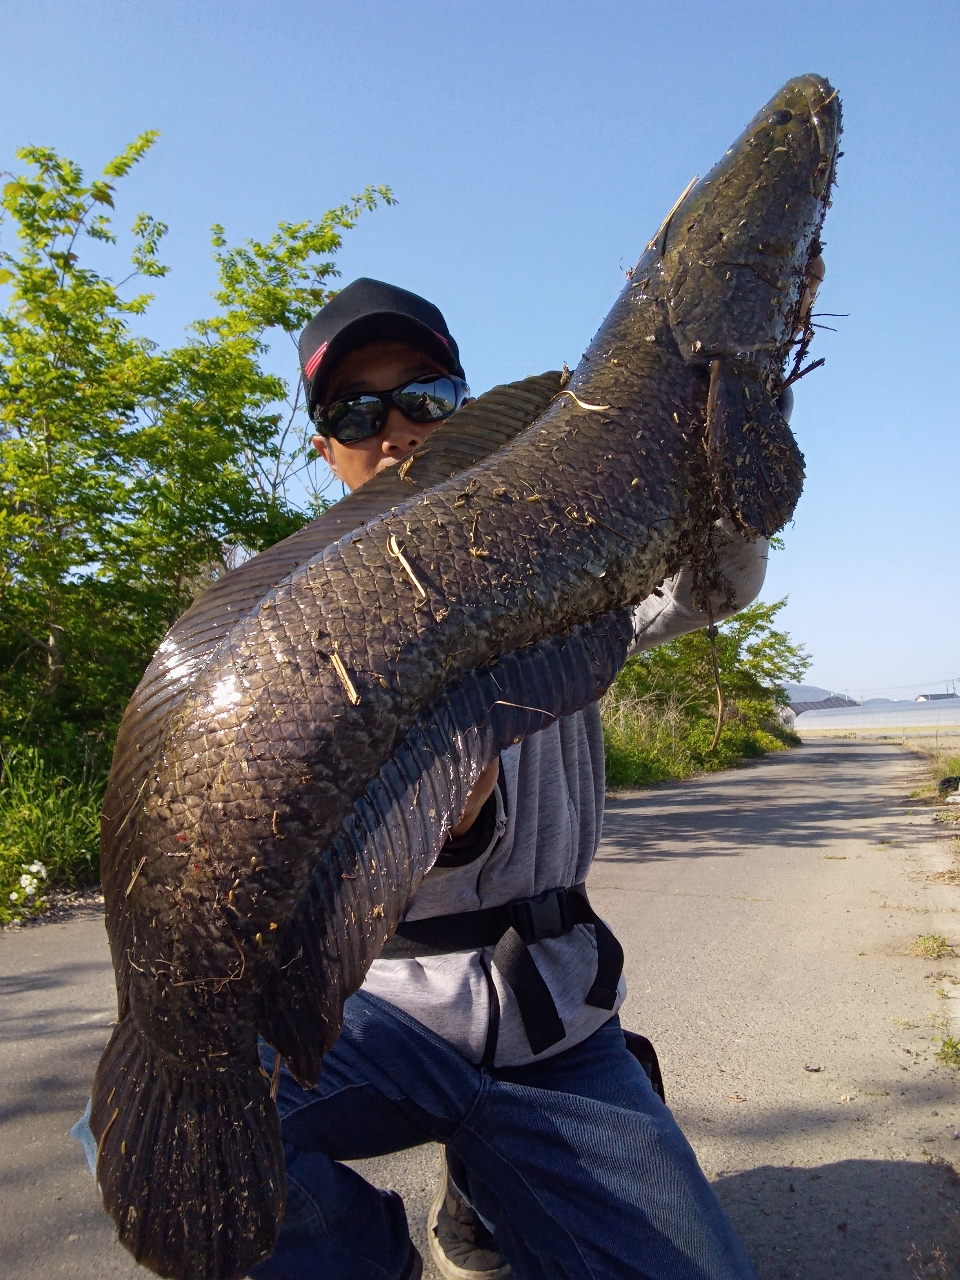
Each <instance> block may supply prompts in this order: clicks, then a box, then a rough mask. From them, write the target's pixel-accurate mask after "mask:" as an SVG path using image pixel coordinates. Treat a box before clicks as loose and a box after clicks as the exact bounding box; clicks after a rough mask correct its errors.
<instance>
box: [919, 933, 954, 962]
mask: <svg viewBox="0 0 960 1280" xmlns="http://www.w3.org/2000/svg"><path fill="white" fill-rule="evenodd" d="M913 954H914V955H915V956H922V957H923V958H924V959H925V960H942V959H943V957H944V956H955V955H956V954H957V953H956V952H955V951H954V949H953V947H951V945H950V943H949V942H948V941H947V940H946V938H945V937H944V936H943V934H942V933H925V934H923V935H922V936H921V937H919V938H917V939H916V941H915V942H914V944H913Z"/></svg>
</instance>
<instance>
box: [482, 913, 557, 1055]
mask: <svg viewBox="0 0 960 1280" xmlns="http://www.w3.org/2000/svg"><path fill="white" fill-rule="evenodd" d="M493 963H494V964H495V965H496V967H497V969H498V971H499V973H500V975H501V977H502V978H503V980H504V982H505V983H506V984H507V986H508V987H510V988H511V990H512V991H513V994H514V995H515V996H516V997H517V1008H518V1009H519V1010H520V1017H521V1019H522V1020H523V1029H524V1031H525V1032H526V1033H527V1039H528V1040H529V1041H530V1048H531V1049H532V1050H533V1052H534V1054H538V1053H543V1051H544V1050H545V1049H549V1048H550V1046H551V1045H552V1044H557V1043H559V1041H561V1040H562V1039H563V1038H564V1036H565V1035H566V1034H567V1029H566V1027H565V1026H564V1025H563V1019H562V1018H561V1017H560V1014H559V1013H558V1012H557V1006H556V1005H555V1004H554V1002H553V996H552V995H551V994H550V988H549V987H548V986H547V984H546V983H545V982H544V980H543V975H542V974H541V972H540V970H539V969H538V968H537V966H536V963H535V962H534V959H533V956H532V955H531V954H530V952H529V951H528V950H527V944H526V943H525V942H524V941H523V939H522V938H521V937H520V935H519V933H517V931H516V929H513V928H510V929H508V930H507V932H506V933H505V934H504V935H503V937H502V938H501V939H500V941H499V942H498V943H497V945H496V947H495V948H494V952H493Z"/></svg>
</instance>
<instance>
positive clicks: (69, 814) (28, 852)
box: [0, 748, 102, 924]
mask: <svg viewBox="0 0 960 1280" xmlns="http://www.w3.org/2000/svg"><path fill="white" fill-rule="evenodd" d="M101 791H102V786H100V785H91V784H90V783H83V782H71V781H70V780H68V779H66V778H63V777H61V776H60V775H59V774H57V773H55V772H54V770H52V769H51V768H50V767H49V766H48V765H47V764H46V763H45V761H44V760H43V758H42V757H41V756H40V755H39V753H38V752H37V751H35V750H33V749H32V748H21V749H19V750H16V751H11V752H9V753H8V754H7V755H6V756H5V757H0V924H5V923H7V922H8V921H10V920H12V919H16V918H21V919H22V918H23V917H24V916H32V915H36V914H37V912H38V911H39V910H41V909H42V907H43V904H44V898H43V892H44V891H45V890H48V889H52V888H55V889H59V888H64V889H66V888H75V887H77V886H78V885H84V884H95V883H96V882H97V879H98V875H99V859H98V853H99V843H100V796H101Z"/></svg>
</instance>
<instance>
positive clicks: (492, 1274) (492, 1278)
mask: <svg viewBox="0 0 960 1280" xmlns="http://www.w3.org/2000/svg"><path fill="white" fill-rule="evenodd" d="M440 1163H441V1165H442V1168H441V1170H440V1183H439V1186H438V1189H437V1194H436V1195H435V1196H434V1197H433V1204H432V1205H431V1206H430V1213H429V1215H428V1216H427V1243H428V1244H429V1246H430V1257H431V1258H432V1259H433V1263H434V1266H435V1267H436V1268H437V1270H438V1271H439V1272H440V1274H441V1275H442V1276H443V1277H444V1280H510V1277H511V1275H512V1274H513V1273H512V1272H511V1270H510V1266H509V1264H507V1266H505V1267H496V1268H494V1270H493V1271H468V1270H467V1269H466V1267H458V1266H457V1265H456V1263H454V1262H451V1261H450V1259H449V1258H448V1257H447V1255H446V1254H445V1253H444V1252H443V1250H442V1249H441V1247H440V1241H439V1240H438V1239H437V1233H436V1229H435V1228H436V1225H437V1219H438V1218H439V1216H440V1206H441V1205H442V1204H443V1200H444V1196H445V1195H446V1194H447V1156H446V1151H445V1149H444V1147H443V1146H442V1145H441V1147H440Z"/></svg>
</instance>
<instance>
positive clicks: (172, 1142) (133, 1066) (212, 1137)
mask: <svg viewBox="0 0 960 1280" xmlns="http://www.w3.org/2000/svg"><path fill="white" fill-rule="evenodd" d="M216 1061H217V1060H216V1059H215V1060H214V1062H216ZM221 1061H222V1062H223V1063H224V1065H223V1066H219V1067H218V1066H215V1065H211V1064H209V1063H207V1064H202V1065H193V1064H190V1065H185V1064H184V1063H182V1062H181V1061H179V1060H177V1059H175V1058H173V1057H172V1056H171V1055H169V1054H166V1053H164V1052H163V1051H162V1050H160V1049H159V1048H157V1047H156V1046H155V1045H153V1044H151V1042H150V1041H148V1040H147V1039H146V1037H145V1036H144V1035H143V1033H142V1032H141V1031H140V1029H139V1028H138V1027H137V1025H136V1023H135V1022H134V1020H133V1016H132V1014H127V1015H126V1016H125V1017H124V1018H123V1019H122V1020H121V1021H120V1022H119V1024H118V1025H117V1027H116V1029H115V1031H114V1033H113V1035H112V1037H111V1039H110V1043H109V1044H108V1045H107V1048H106V1050H105V1051H104V1054H103V1057H102V1059H101V1061H100V1066H99V1067H98V1069H97V1074H96V1078H95V1080H94V1087H93V1110H92V1113H91V1117H90V1127H91V1129H92V1130H93V1135H94V1137H95V1138H96V1139H97V1181H98V1182H99V1184H100V1189H101V1192H102V1194H103V1202H104V1205H105V1207H106V1209H107V1211H108V1212H109V1213H110V1215H111V1217H112V1218H113V1220H114V1222H116V1224H117V1230H118V1232H119V1236H120V1241H121V1243H122V1244H123V1245H125V1246H126V1248H127V1249H129V1250H130V1252H131V1253H132V1254H133V1256H134V1257H135V1258H136V1260H137V1261H138V1262H139V1263H141V1264H142V1265H143V1266H146V1267H149V1268H150V1269H151V1270H152V1271H155V1272H157V1274H158V1275H161V1276H171V1277H175V1278H176V1280H239V1278H240V1277H242V1276H246V1275H247V1273H248V1271H249V1270H250V1268H251V1267H252V1266H254V1265H255V1264H256V1263H258V1262H260V1261H262V1260H263V1259H264V1258H265V1257H267V1256H269V1254H270V1252H271V1250H272V1249H273V1246H274V1243H275V1241H276V1236H277V1230H278V1227H279V1223H280V1218H281V1216H282V1213H283V1204H284V1192H285V1176H284V1160H283V1151H282V1148H281V1145H280V1122H279V1118H278V1116H277V1109H276V1106H275V1105H274V1103H273V1102H272V1101H271V1099H270V1089H269V1083H268V1081H267V1080H266V1079H265V1078H264V1076H263V1073H262V1072H261V1071H260V1068H259V1063H258V1062H257V1061H256V1058H255V1057H254V1059H253V1061H252V1062H250V1063H249V1064H248V1063H247V1062H243V1063H241V1064H239V1065H238V1064H237V1061H236V1059H232V1058H227V1057H224V1058H223V1059H222V1060H221Z"/></svg>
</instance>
